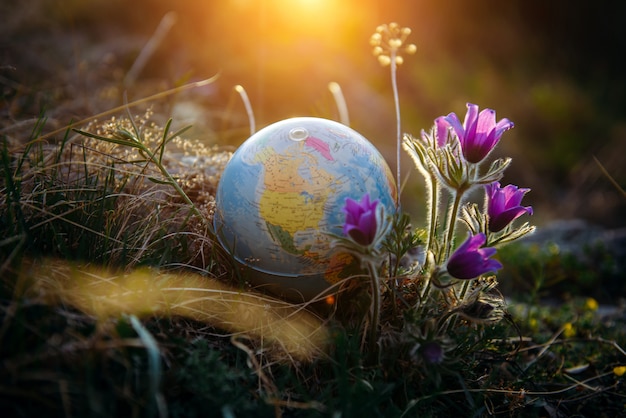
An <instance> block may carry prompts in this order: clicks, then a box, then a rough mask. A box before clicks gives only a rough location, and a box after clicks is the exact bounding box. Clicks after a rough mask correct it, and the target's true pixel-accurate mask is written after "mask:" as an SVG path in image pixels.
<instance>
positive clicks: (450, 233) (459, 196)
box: [440, 189, 465, 261]
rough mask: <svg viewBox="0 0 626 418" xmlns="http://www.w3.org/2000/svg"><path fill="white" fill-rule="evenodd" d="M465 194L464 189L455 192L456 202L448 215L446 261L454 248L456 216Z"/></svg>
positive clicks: (444, 258) (445, 247)
mask: <svg viewBox="0 0 626 418" xmlns="http://www.w3.org/2000/svg"><path fill="white" fill-rule="evenodd" d="M464 194H465V190H464V189H459V190H456V191H455V192H454V202H453V203H452V209H451V210H450V214H449V216H448V223H447V225H446V228H447V231H446V232H447V234H446V241H445V244H444V245H445V246H444V257H443V260H440V261H444V260H447V259H448V257H449V256H450V250H451V249H452V240H453V239H454V229H455V227H456V218H457V216H458V213H459V207H460V206H461V201H462V200H463V195H464Z"/></svg>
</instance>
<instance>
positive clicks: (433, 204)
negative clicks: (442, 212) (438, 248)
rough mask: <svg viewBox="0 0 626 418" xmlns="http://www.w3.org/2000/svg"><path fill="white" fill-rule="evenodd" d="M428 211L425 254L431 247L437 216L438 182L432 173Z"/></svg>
mask: <svg viewBox="0 0 626 418" xmlns="http://www.w3.org/2000/svg"><path fill="white" fill-rule="evenodd" d="M429 177H430V178H429V179H430V200H429V201H428V204H429V206H430V213H429V215H428V216H429V219H428V241H427V242H426V254H428V252H429V251H430V250H431V249H432V247H433V241H434V240H435V234H436V230H437V217H438V212H439V183H438V182H437V178H436V177H435V176H434V175H432V174H431V175H430V176H429Z"/></svg>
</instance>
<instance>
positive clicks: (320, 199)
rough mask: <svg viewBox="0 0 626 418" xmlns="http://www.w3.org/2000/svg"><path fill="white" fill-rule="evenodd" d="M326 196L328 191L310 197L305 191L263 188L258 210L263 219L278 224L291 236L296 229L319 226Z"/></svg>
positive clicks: (316, 227)
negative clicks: (278, 190) (282, 190)
mask: <svg viewBox="0 0 626 418" xmlns="http://www.w3.org/2000/svg"><path fill="white" fill-rule="evenodd" d="M327 197H328V192H325V193H324V194H319V193H318V194H317V195H316V196H314V197H312V196H311V195H309V194H307V193H293V192H292V193H283V192H275V191H273V190H265V192H263V195H262V196H261V199H260V200H259V212H260V214H261V218H262V219H263V220H265V221H266V222H269V223H271V224H273V225H280V227H281V228H283V229H284V230H285V231H287V232H289V234H290V235H291V236H292V237H293V235H294V234H295V233H296V232H298V231H304V230H306V229H309V228H312V229H316V230H317V229H319V228H320V222H321V221H322V219H323V217H324V202H325V201H326V198H327Z"/></svg>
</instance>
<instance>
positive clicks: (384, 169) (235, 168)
mask: <svg viewBox="0 0 626 418" xmlns="http://www.w3.org/2000/svg"><path fill="white" fill-rule="evenodd" d="M365 193H369V194H370V196H371V198H372V199H379V200H380V201H381V204H382V205H383V207H384V208H385V211H386V213H387V214H388V215H391V214H393V212H394V211H395V210H396V208H395V202H396V196H397V190H396V185H395V182H394V178H393V175H392V173H391V170H390V169H389V167H388V165H387V163H386V162H385V160H384V158H383V157H382V155H381V154H380V153H379V152H378V150H377V149H376V148H375V147H374V146H373V145H372V144H371V143H370V142H369V141H368V140H367V139H365V138H364V137H363V136H361V135H360V134H359V133H357V132H356V131H354V130H353V129H351V128H349V127H347V126H345V125H342V124H340V123H338V122H334V121H331V120H326V119H320V118H292V119H286V120H283V121H280V122H277V123H274V124H272V125H269V126H267V127H265V128H263V129H261V130H260V131H258V132H257V133H255V134H254V135H252V136H251V137H250V138H248V139H247V140H246V141H245V142H244V143H243V144H242V145H241V146H240V147H239V148H238V149H237V151H235V153H234V154H233V156H232V157H231V159H230V161H229V162H228V164H227V165H226V168H225V169H224V172H223V173H222V177H221V179H220V183H219V185H218V189H217V193H216V198H215V200H216V202H215V216H214V227H215V231H216V233H217V236H218V239H219V241H220V243H221V245H222V246H223V247H224V248H225V249H226V250H227V251H228V252H229V253H230V254H231V255H232V256H233V258H234V259H235V260H236V261H237V263H238V264H239V265H240V266H241V267H243V268H244V271H245V278H246V280H248V281H250V282H251V283H253V284H255V285H258V286H261V287H263V288H267V289H268V290H270V291H272V292H274V293H276V294H278V295H280V296H283V297H286V298H290V299H296V300H300V301H302V300H311V299H313V298H315V297H316V296H320V297H322V296H324V295H326V294H328V293H330V292H332V291H334V290H335V289H333V288H332V286H331V285H332V284H333V283H335V282H337V281H338V280H341V279H342V278H346V277H349V275H350V274H351V272H354V270H353V268H354V265H355V262H354V260H353V259H352V258H351V257H350V256H348V255H347V254H340V253H338V252H337V251H336V250H335V249H334V248H333V245H332V239H333V238H332V236H331V235H332V234H334V235H341V234H342V226H343V223H344V221H345V215H344V213H343V212H342V210H341V208H342V207H343V206H344V204H345V200H346V198H348V197H349V198H352V199H355V200H358V199H360V198H361V197H362V196H363V194H365Z"/></svg>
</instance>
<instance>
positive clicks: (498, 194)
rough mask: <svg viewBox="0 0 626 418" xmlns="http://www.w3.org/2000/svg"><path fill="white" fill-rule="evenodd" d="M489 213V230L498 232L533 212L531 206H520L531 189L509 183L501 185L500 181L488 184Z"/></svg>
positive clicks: (486, 188) (486, 189)
mask: <svg viewBox="0 0 626 418" xmlns="http://www.w3.org/2000/svg"><path fill="white" fill-rule="evenodd" d="M485 191H486V192H487V214H488V215H489V230H490V231H491V232H498V231H501V230H502V229H504V228H505V227H506V226H507V225H508V224H510V223H511V222H513V221H514V220H515V219H517V218H519V217H520V216H522V215H523V214H525V213H527V214H529V215H532V214H533V208H532V207H531V206H526V207H524V206H520V203H521V202H522V198H523V197H524V195H525V194H526V193H528V192H529V191H530V189H520V188H518V187H517V186H514V185H512V184H509V185H508V186H504V187H500V183H499V182H497V181H496V182H494V183H491V184H487V185H486V186H485Z"/></svg>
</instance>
